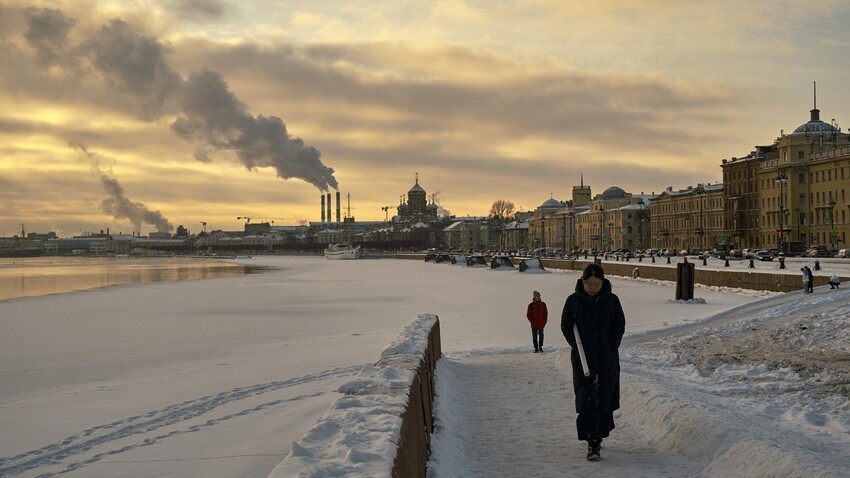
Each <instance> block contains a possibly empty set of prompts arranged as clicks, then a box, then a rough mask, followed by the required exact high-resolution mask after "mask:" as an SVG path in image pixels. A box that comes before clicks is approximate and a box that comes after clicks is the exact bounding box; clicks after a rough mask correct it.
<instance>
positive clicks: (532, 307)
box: [525, 291, 549, 353]
mask: <svg viewBox="0 0 850 478" xmlns="http://www.w3.org/2000/svg"><path fill="white" fill-rule="evenodd" d="M533 296H534V298H533V299H532V300H531V303H530V304H528V310H527V311H526V313H525V316H526V318H528V322H529V323H530V324H531V342H532V344H534V353H538V352H542V351H543V327H546V321H548V320H549V311H548V310H546V302H543V301H542V300H540V292H537V291H534V293H533Z"/></svg>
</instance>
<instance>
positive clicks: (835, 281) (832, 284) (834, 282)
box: [829, 274, 841, 289]
mask: <svg viewBox="0 0 850 478" xmlns="http://www.w3.org/2000/svg"><path fill="white" fill-rule="evenodd" d="M840 284H841V279H840V278H839V277H838V274H832V277H830V278H829V288H830V289H837V288H838V286H839V285H840Z"/></svg>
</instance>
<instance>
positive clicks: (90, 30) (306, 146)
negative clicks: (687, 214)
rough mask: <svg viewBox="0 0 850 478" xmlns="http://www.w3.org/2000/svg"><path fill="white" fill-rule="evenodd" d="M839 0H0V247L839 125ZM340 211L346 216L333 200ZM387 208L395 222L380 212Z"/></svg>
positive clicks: (558, 181) (612, 177)
mask: <svg viewBox="0 0 850 478" xmlns="http://www.w3.org/2000/svg"><path fill="white" fill-rule="evenodd" d="M847 24H850V11H848V10H847V8H846V5H845V4H844V3H843V2H841V1H832V0H824V1H815V2H793V1H790V0H788V1H786V0H778V1H770V2H768V1H754V2H732V1H723V0H718V1H713V0H712V1H705V2H678V1H674V0H638V1H627V2H626V1H624V2H591V3H590V4H588V2H577V1H560V0H559V1H555V0H518V1H486V2H485V1H471V0H446V1H434V2H414V1H401V0H398V1H395V0H394V1H365V2H355V3H351V2H331V1H322V0H313V1H310V2H298V1H293V2H277V1H271V0H268V1H266V0H245V1H240V2H223V1H220V0H211V1H201V0H173V1H166V0H133V1H120V2H118V1H91V0H86V1H62V0H54V1H31V2H21V1H17V0H11V1H9V0H7V1H3V2H2V3H0V236H4V235H5V236H10V235H12V234H19V233H20V232H21V227H22V224H23V225H24V226H25V228H26V231H27V232H48V231H54V232H57V234H59V235H60V236H65V235H68V236H70V235H77V234H81V233H85V232H97V231H100V230H105V229H106V228H110V229H111V231H113V232H125V233H128V232H130V231H131V230H136V231H141V232H142V233H143V234H147V233H149V232H152V231H155V230H169V229H170V230H171V231H172V232H173V230H174V228H175V227H176V226H177V225H184V226H185V227H186V228H187V229H189V230H190V231H191V232H200V231H201V229H202V224H201V223H202V222H205V223H207V226H206V227H207V229H208V230H213V229H225V230H233V229H241V227H242V223H243V222H244V220H238V219H237V217H252V220H253V221H254V222H258V221H262V220H266V221H274V222H275V224H276V225H281V224H299V223H303V222H305V221H319V220H320V219H321V207H320V196H321V194H322V193H323V192H325V191H329V192H334V191H337V190H338V191H340V192H341V193H342V197H343V202H345V201H346V198H347V196H348V195H349V194H350V198H351V211H350V214H351V215H352V216H354V217H355V218H356V219H357V220H361V221H362V220H383V219H384V218H385V213H384V211H383V210H382V209H381V208H382V207H384V206H390V207H391V208H395V206H397V205H398V204H399V201H400V197H401V196H402V195H406V194H407V191H408V190H409V189H410V188H411V187H412V186H413V185H414V181H415V177H416V174H417V173H418V175H419V176H418V177H419V183H420V185H421V186H422V187H423V188H424V189H425V190H426V191H427V193H428V194H429V195H432V194H433V195H435V200H436V202H437V203H438V204H439V205H440V206H441V207H442V208H443V209H445V210H446V211H448V212H450V213H452V214H455V215H458V216H465V215H486V214H487V213H488V211H489V209H490V206H491V204H492V203H493V202H494V201H496V200H499V199H504V200H509V201H511V202H513V203H514V204H515V205H516V207H517V209H518V210H533V209H534V208H535V207H537V206H538V205H540V204H541V203H542V202H544V201H545V200H547V199H549V198H550V197H554V198H556V199H559V200H567V199H570V195H571V191H572V186H574V185H577V184H579V182H580V181H581V178H583V180H584V183H585V184H588V185H590V186H591V187H592V191H593V193H594V194H597V193H601V192H602V191H603V190H604V189H606V188H607V187H610V186H612V185H616V186H619V187H621V188H623V189H625V190H626V191H627V192H632V193H638V194H639V193H646V194H649V193H652V192H656V193H657V192H660V191H662V190H664V189H665V188H666V187H668V186H672V187H674V188H677V189H678V188H684V187H687V186H688V185H695V184H697V183H705V182H719V181H721V179H722V172H721V169H720V164H721V160H722V159H724V158H732V157H740V156H744V155H746V154H747V153H748V152H750V151H751V150H752V149H753V147H754V146H755V145H764V144H771V143H772V142H773V141H774V139H775V138H776V137H778V136H779V135H780V131H782V130H785V131H790V130H793V129H794V128H796V127H797V126H799V125H801V124H803V123H805V122H806V121H808V119H809V110H810V109H811V108H812V103H813V95H812V85H813V82H814V81H817V86H818V95H817V97H818V108H819V109H820V110H821V118H822V119H823V120H824V121H827V122H829V121H831V120H832V119H833V118H834V119H835V121H836V122H837V123H838V125H839V126H840V127H842V128H843V129H846V127H848V126H850V116H848V113H850V112H848V105H850V90H848V89H847V87H846V85H847V84H848V80H850V54H848V48H850V31H848V30H847V29H846V25H847ZM345 206H346V204H343V208H345ZM391 212H392V211H391Z"/></svg>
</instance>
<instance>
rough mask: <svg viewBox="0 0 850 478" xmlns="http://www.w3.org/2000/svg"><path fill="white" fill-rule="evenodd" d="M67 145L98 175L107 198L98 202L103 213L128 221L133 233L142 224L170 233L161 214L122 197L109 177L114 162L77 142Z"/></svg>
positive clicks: (122, 194) (139, 228) (168, 224)
mask: <svg viewBox="0 0 850 478" xmlns="http://www.w3.org/2000/svg"><path fill="white" fill-rule="evenodd" d="M68 145H69V146H70V147H72V148H74V149H78V150H80V151H81V152H82V153H83V154H85V156H86V160H87V161H88V162H89V164H90V165H91V168H92V171H93V172H95V173H96V174H99V175H100V185H101V187H102V188H103V191H104V192H105V193H106V195H107V198H106V199H104V200H103V201H101V202H100V208H101V210H102V211H103V212H104V213H106V214H109V215H111V216H112V217H114V218H115V219H126V220H128V221H130V223H131V224H132V225H133V230H135V231H140V230H141V229H142V224H150V225H152V226H154V227H155V228H156V230H157V231H158V232H171V231H172V230H173V229H174V225H173V224H171V222H169V221H168V219H166V218H165V217H164V216H163V215H162V213H160V212H159V211H151V210H150V209H148V207H147V206H145V205H144V204H142V203H140V202H134V201H131V200H130V199H128V198H127V197H126V196H125V195H124V188H123V187H121V183H119V182H118V180H117V179H115V178H114V177H110V174H111V173H112V168H111V164H112V163H113V162H114V160H113V159H112V158H107V157H105V156H103V155H100V154H97V153H94V152H91V151H89V149H88V148H87V147H86V145H85V144H83V143H81V142H79V141H74V140H71V141H69V142H68ZM106 164H109V165H110V166H109V170H108V172H107V171H105V170H104V167H105V166H106Z"/></svg>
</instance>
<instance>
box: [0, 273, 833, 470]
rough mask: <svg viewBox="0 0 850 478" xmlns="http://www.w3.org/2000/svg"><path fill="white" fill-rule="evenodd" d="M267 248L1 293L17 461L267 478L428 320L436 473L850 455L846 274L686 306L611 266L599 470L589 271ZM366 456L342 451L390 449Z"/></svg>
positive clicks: (10, 462) (805, 466) (0, 417)
mask: <svg viewBox="0 0 850 478" xmlns="http://www.w3.org/2000/svg"><path fill="white" fill-rule="evenodd" d="M246 261H247V260H246ZM250 261H251V262H252V263H255V264H261V265H271V266H275V267H278V268H279V269H278V270H275V271H272V272H267V273H264V274H256V275H248V276H244V277H238V278H226V279H210V280H203V281H187V282H174V283H153V284H144V285H133V286H119V287H113V288H108V289H102V290H95V291H89V292H82V293H71V294H62V295H56V296H50V297H41V298H34V299H20V300H12V301H7V302H2V303H0V326H2V331H3V333H2V334H0V384H2V386H0V430H3V433H2V434H0V475H2V476H27V477H29V476H67V477H125V476H126V477H135V476H228V477H264V476H267V475H268V474H269V473H270V472H271V470H272V469H274V468H275V466H276V465H277V464H278V463H280V462H281V461H282V460H283V459H284V458H286V456H287V455H289V454H290V451H291V452H292V453H294V454H299V453H303V454H305V456H306V454H307V453H309V451H308V450H306V449H305V448H299V447H298V446H293V447H291V444H292V443H293V442H296V443H297V442H298V441H299V440H301V439H302V438H304V437H309V436H310V435H309V434H310V433H311V432H310V430H314V427H315V426H316V425H317V424H319V423H320V422H321V417H322V416H323V415H325V414H327V413H333V410H334V408H332V407H333V406H334V404H335V403H337V401H338V400H339V399H340V398H341V397H342V394H341V393H340V388H342V390H343V391H344V392H351V391H352V389H351V388H350V387H353V386H355V385H356V384H357V383H358V380H360V379H364V380H365V379H367V378H368V379H370V380H372V379H374V377H369V376H368V374H369V373H370V370H371V369H370V368H369V367H370V366H371V365H372V364H374V363H375V361H376V360H377V359H378V358H379V354H380V352H381V350H383V349H384V348H385V347H387V346H388V344H391V343H392V342H393V339H394V337H396V336H397V334H398V333H399V331H400V330H402V329H403V328H404V327H405V326H407V325H409V324H410V323H411V322H412V321H413V320H414V319H416V317H417V316H419V315H420V314H423V313H433V314H436V315H439V317H440V322H441V335H442V347H443V352H444V354H445V356H444V357H443V359H441V360H440V362H438V370H437V393H438V396H437V403H436V404H435V406H436V410H437V420H436V431H435V436H434V441H433V442H432V444H433V448H434V454H433V455H432V460H431V462H430V470H431V471H430V473H431V476H441V477H445V476H565V475H569V474H570V473H571V472H575V473H576V474H582V475H586V474H592V475H593V476H682V475H684V474H695V475H698V476H699V475H705V476H794V475H800V476H802V473H803V472H804V471H805V473H806V476H840V475H841V473H843V472H844V471H846V470H847V469H850V466H848V465H850V462H848V458H847V457H850V437H848V427H850V425H848V422H850V420H848V415H850V404H848V399H847V397H848V390H847V388H848V372H847V366H848V365H847V364H848V356H850V350H848V344H850V340H848V339H850V337H848V330H850V326H848V323H847V320H848V319H847V316H848V314H850V310H848V306H847V304H848V303H850V300H848V299H850V296H848V295H847V294H848V291H846V290H844V289H841V290H840V291H830V290H829V289H828V287H819V288H817V289H816V292H815V294H811V295H803V294H801V293H799V292H794V293H790V294H784V295H777V294H770V293H768V294H765V293H757V292H753V291H737V290H729V289H718V288H703V287H697V289H696V294H695V295H696V296H697V297H698V298H699V299H702V300H704V303H677V302H673V303H668V300H669V299H671V298H673V295H674V291H675V286H674V284H672V283H666V282H662V281H649V280H643V279H638V280H633V279H630V278H620V277H613V278H612V282H613V284H614V291H615V292H616V293H617V294H618V295H619V296H620V298H621V300H622V302H623V304H624V308H625V311H626V318H627V330H626V334H627V337H626V340H625V341H624V346H623V349H622V362H623V377H622V383H623V400H622V402H623V409H622V410H621V413H619V414H618V415H619V416H618V417H616V421H617V429H615V430H614V431H613V432H612V436H611V437H610V439H608V440H606V441H605V443H604V444H603V460H602V461H601V462H598V463H587V462H586V461H585V460H584V449H583V447H582V443H581V442H578V441H577V440H575V429H574V419H575V414H574V413H573V397H572V388H571V384H570V377H569V373H570V371H569V367H568V366H567V362H568V360H569V358H568V353H569V349H568V346H567V344H566V342H565V341H564V340H563V337H562V336H561V334H560V331H559V329H558V326H559V315H560V310H561V307H562V305H563V302H564V300H565V298H566V296H567V295H568V294H569V293H570V292H571V291H572V289H573V288H574V286H575V281H576V279H577V277H578V273H576V272H566V271H552V272H551V273H549V274H521V273H519V272H516V273H511V272H508V271H499V270H489V269H484V268H477V267H461V266H451V265H449V264H434V263H425V262H423V261H412V260H411V261H406V260H359V261H326V260H324V259H322V258H310V257H257V258H254V259H251V260H250ZM824 266H825V268H826V267H828V265H827V264H824ZM828 271H829V269H826V270H825V271H824V272H828ZM848 286H850V284H848ZM532 290H538V291H540V292H541V293H542V295H543V300H544V301H546V302H547V303H548V305H549V310H550V314H551V315H552V317H550V323H549V325H548V326H547V328H546V346H545V348H546V353H544V354H532V353H529V351H530V350H531V348H532V347H531V337H530V333H529V330H530V329H529V328H528V323H527V320H526V319H525V307H526V305H527V304H528V302H529V301H530V300H531V291H532ZM364 374H365V375H364ZM347 387H348V388H347ZM351 398H352V399H356V398H357V395H351ZM361 405H362V404H361ZM374 405H375V406H376V407H391V406H393V405H392V404H387V403H382V404H374ZM368 416H369V415H364V417H368ZM376 416H377V415H376ZM364 419H365V420H368V418H364ZM368 425H369V427H370V429H374V430H377V429H379V428H380V426H382V424H381V423H377V422H375V423H369V424H368ZM323 436H324V435H323ZM330 446H334V445H330ZM339 446H340V448H339V449H338V450H336V451H341V450H343V448H342V445H339ZM349 448H350V447H349ZM358 453H361V452H357V453H355V454H353V455H352V454H345V453H343V459H344V460H348V461H349V462H350V463H358V462H361V463H362V462H364V460H368V459H369V456H368V455H366V454H367V453H377V454H382V453H389V451H387V450H386V449H377V450H366V451H364V452H362V453H361V454H359V455H358ZM390 461H391V460H390ZM739 473H740V474H739ZM327 476H345V475H344V474H328V475H327Z"/></svg>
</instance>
